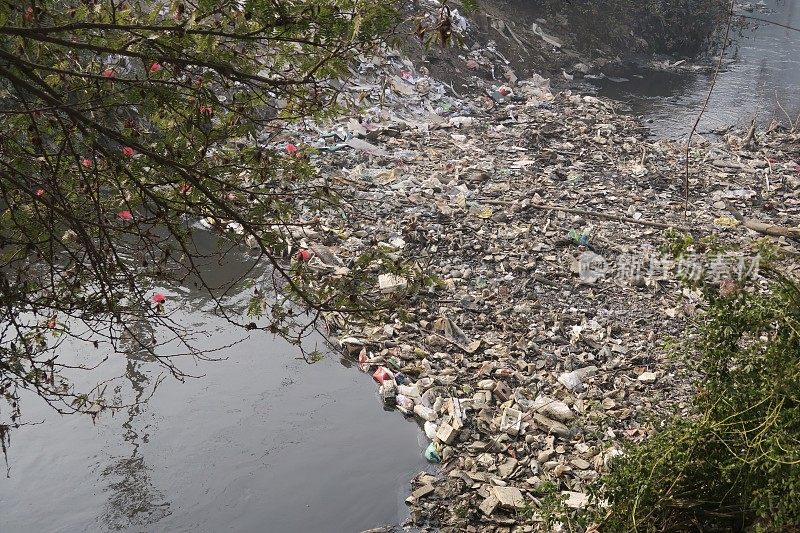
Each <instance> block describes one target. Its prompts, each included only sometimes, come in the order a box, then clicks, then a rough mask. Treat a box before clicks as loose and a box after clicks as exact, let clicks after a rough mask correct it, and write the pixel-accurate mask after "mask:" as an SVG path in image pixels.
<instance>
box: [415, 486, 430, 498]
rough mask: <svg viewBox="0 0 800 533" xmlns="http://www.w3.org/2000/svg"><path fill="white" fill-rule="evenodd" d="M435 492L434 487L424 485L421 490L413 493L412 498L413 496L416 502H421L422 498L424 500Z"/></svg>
mask: <svg viewBox="0 0 800 533" xmlns="http://www.w3.org/2000/svg"><path fill="white" fill-rule="evenodd" d="M433 491H434V488H433V485H422V486H421V487H420V488H418V489H416V490H415V491H414V492H412V493H411V496H413V498H414V499H415V500H419V499H421V498H424V497H425V496H427V495H428V494H430V493H432V492H433Z"/></svg>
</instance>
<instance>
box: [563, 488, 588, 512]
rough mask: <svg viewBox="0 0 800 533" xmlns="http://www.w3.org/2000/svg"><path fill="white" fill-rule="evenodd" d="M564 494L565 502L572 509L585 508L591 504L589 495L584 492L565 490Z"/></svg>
mask: <svg viewBox="0 0 800 533" xmlns="http://www.w3.org/2000/svg"><path fill="white" fill-rule="evenodd" d="M561 495H562V496H566V500H565V502H564V504H565V505H566V506H567V507H569V508H570V509H583V508H584V507H586V506H587V505H588V504H589V496H587V495H586V494H584V493H583V492H573V491H563V492H562V493H561Z"/></svg>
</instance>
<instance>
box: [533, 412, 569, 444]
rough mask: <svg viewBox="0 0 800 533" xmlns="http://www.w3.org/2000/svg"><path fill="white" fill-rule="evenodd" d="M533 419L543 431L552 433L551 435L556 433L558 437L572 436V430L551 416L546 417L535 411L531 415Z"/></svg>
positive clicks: (566, 437)
mask: <svg viewBox="0 0 800 533" xmlns="http://www.w3.org/2000/svg"><path fill="white" fill-rule="evenodd" d="M533 420H534V422H536V425H537V426H539V427H540V428H541V429H543V430H544V431H547V432H548V433H552V434H553V435H558V436H559V437H562V438H565V439H568V438H570V437H571V436H572V432H571V431H570V430H569V428H568V427H567V426H565V425H564V424H562V423H561V422H559V421H558V420H553V419H552V418H547V417H546V416H544V415H540V414H539V413H535V414H534V415H533Z"/></svg>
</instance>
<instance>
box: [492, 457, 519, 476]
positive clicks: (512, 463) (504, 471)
mask: <svg viewBox="0 0 800 533" xmlns="http://www.w3.org/2000/svg"><path fill="white" fill-rule="evenodd" d="M518 464H519V461H517V460H516V459H514V458H513V457H510V458H509V459H508V460H507V461H506V462H505V463H503V464H501V465H500V466H498V467H497V473H498V474H500V477H504V478H505V477H508V476H510V475H511V474H512V473H514V470H515V469H516V468H517V465H518Z"/></svg>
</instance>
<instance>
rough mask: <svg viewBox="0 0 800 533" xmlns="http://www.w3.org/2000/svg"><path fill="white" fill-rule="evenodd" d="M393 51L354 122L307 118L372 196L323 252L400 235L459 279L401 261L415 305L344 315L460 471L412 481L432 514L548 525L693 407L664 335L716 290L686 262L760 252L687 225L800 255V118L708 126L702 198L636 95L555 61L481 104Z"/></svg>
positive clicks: (702, 146)
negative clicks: (627, 449)
mask: <svg viewBox="0 0 800 533" xmlns="http://www.w3.org/2000/svg"><path fill="white" fill-rule="evenodd" d="M392 61H394V66H393V68H395V69H396V72H392V71H387V70H386V69H383V70H382V71H381V72H380V73H378V74H376V77H377V78H381V79H384V80H385V81H386V83H385V84H381V83H377V82H373V83H371V84H365V85H363V86H361V87H360V88H357V89H355V90H356V91H361V93H362V94H361V96H360V98H361V102H362V105H363V107H364V109H365V111H364V112H363V113H362V114H361V115H359V116H354V117H351V118H349V119H346V120H344V121H340V122H339V123H338V125H337V126H335V127H334V129H333V130H332V132H333V133H332V136H331V135H328V133H326V132H324V131H322V130H306V131H305V132H301V131H296V132H294V133H293V134H292V135H295V136H296V137H297V136H304V137H303V142H305V143H306V144H308V145H312V146H315V147H316V148H317V149H318V150H319V152H318V153H317V154H314V155H312V156H311V160H312V162H313V163H314V164H315V165H317V166H318V167H319V169H320V171H321V172H320V174H321V176H322V177H321V178H320V180H321V181H325V182H326V183H335V184H337V185H338V186H339V187H340V189H341V194H343V195H344V197H345V198H347V202H346V204H347V205H349V206H351V207H350V209H349V210H348V212H347V215H346V217H342V216H336V215H333V214H329V215H327V218H322V219H321V220H320V227H319V233H318V235H319V240H320V242H319V243H314V244H309V245H308V248H309V249H310V250H311V251H314V250H315V247H314V246H315V244H316V245H317V246H318V248H317V249H320V248H322V249H324V250H325V253H326V254H328V255H330V256H331V257H327V258H323V260H324V263H326V264H333V263H336V264H346V263H347V262H348V260H349V259H351V258H353V257H355V256H356V255H357V254H358V253H359V252H360V251H361V250H363V249H365V248H366V247H367V246H370V245H372V244H375V243H380V245H381V246H382V247H384V248H385V249H387V250H389V251H390V252H391V253H392V254H394V256H395V257H397V258H403V259H413V260H415V261H416V262H417V263H418V264H419V265H420V268H422V269H423V271H424V272H425V273H426V274H429V275H434V276H436V277H437V278H438V280H439V281H440V283H439V284H438V286H437V287H436V288H431V289H430V290H423V291H422V292H417V293H413V292H410V289H409V287H408V286H407V285H408V284H407V283H406V280H405V279H404V278H402V277H401V276H398V275H394V274H384V275H382V276H381V277H380V279H379V286H378V287H376V291H377V290H379V291H381V292H384V293H395V294H399V295H404V294H406V295H407V300H406V302H405V304H406V305H405V307H406V308H405V309H403V310H402V311H401V310H398V311H397V312H395V313H393V314H391V316H389V317H388V318H387V320H386V321H385V323H384V324H379V325H377V326H376V325H374V324H358V323H354V322H353V321H352V320H350V319H349V318H348V317H342V316H337V315H335V314H329V315H328V316H327V317H326V322H327V324H328V327H329V329H330V331H331V334H332V335H334V336H335V337H336V338H337V339H338V341H339V343H340V345H341V346H342V348H343V350H344V352H345V353H346V354H347V355H348V356H349V357H352V358H353V359H354V360H357V361H358V366H359V368H361V369H362V370H363V371H364V372H367V373H368V374H370V375H371V376H372V378H373V379H374V380H375V382H376V384H377V389H378V394H379V396H380V398H381V400H382V401H383V402H384V403H385V405H387V406H390V407H393V408H395V409H396V410H397V411H399V412H401V413H403V414H404V415H405V416H408V417H414V418H415V419H416V420H417V421H418V422H419V424H420V426H421V428H422V430H423V431H424V432H425V435H426V436H427V437H428V440H429V442H430V444H429V446H428V447H427V449H425V451H424V455H425V457H426V458H427V459H428V460H429V461H430V462H431V463H436V464H438V465H439V467H438V469H436V471H435V473H431V472H423V473H420V474H419V475H418V476H417V477H416V478H415V479H414V480H413V481H412V491H411V495H410V496H409V497H408V499H407V503H408V505H409V506H410V509H411V519H410V520H411V522H413V523H414V524H415V525H416V526H417V527H423V528H425V527H428V528H439V529H442V530H443V531H447V530H458V531H492V530H495V531H533V530H535V529H536V528H537V523H538V522H541V521H542V520H544V514H543V513H544V512H545V510H544V506H543V505H542V502H543V501H544V499H545V498H548V497H553V496H558V497H563V499H564V501H565V503H566V505H567V506H568V507H569V508H573V509H578V508H581V507H583V506H585V505H586V504H587V501H588V495H587V486H588V485H589V484H590V483H591V482H592V481H593V480H595V479H597V478H598V476H600V475H601V474H602V473H603V472H604V471H606V469H607V468H608V465H609V461H610V460H611V459H612V458H613V457H614V456H615V455H618V454H620V453H621V451H620V443H621V442H623V441H626V440H627V441H640V440H643V439H646V438H647V436H648V435H649V434H650V433H651V432H652V431H653V430H654V428H653V425H652V422H651V421H652V420H653V419H656V420H658V419H659V417H661V416H667V415H668V414H669V413H671V412H673V410H674V409H678V410H681V409H684V408H686V406H687V405H688V402H687V400H688V398H689V396H690V394H691V387H692V382H693V380H694V379H695V377H696V376H693V375H692V374H691V372H687V369H685V368H684V366H683V364H682V363H681V362H680V361H676V360H671V359H668V358H667V357H666V355H665V348H664V345H663V342H664V340H665V339H667V338H669V337H670V336H675V335H678V334H680V332H681V331H682V329H683V327H684V325H685V323H686V321H687V319H690V318H691V317H692V316H693V315H694V314H695V313H696V312H697V310H698V308H699V306H700V305H701V298H700V294H699V293H698V292H696V291H692V290H690V289H688V288H686V287H685V286H684V285H682V284H681V283H680V282H679V279H678V278H679V277H680V276H683V277H690V276H695V275H698V276H701V275H702V276H712V275H713V276H717V277H718V278H719V280H720V281H721V282H724V281H725V280H727V279H735V278H736V276H737V275H741V274H742V273H743V271H742V269H743V268H744V269H746V270H747V271H748V272H750V273H752V272H753V270H754V268H757V258H753V257H744V256H738V255H732V256H731V257H730V258H729V259H730V260H729V261H727V262H725V261H721V262H720V264H715V265H707V264H702V263H701V262H700V260H699V259H698V258H683V259H681V260H680V261H678V260H674V259H671V258H670V257H668V256H665V255H663V254H661V253H660V252H659V250H660V247H661V246H662V245H663V244H664V242H665V238H664V230H665V228H669V227H672V228H676V229H678V230H683V231H686V232H690V233H692V234H694V235H695V236H696V237H702V236H707V235H716V236H717V238H719V239H720V240H722V241H727V242H740V243H741V242H747V241H750V240H752V238H753V237H754V236H758V235H764V234H770V230H769V229H768V228H773V230H775V231H778V233H777V234H776V233H774V232H773V233H771V235H773V239H774V240H775V242H776V243H777V244H779V245H780V246H782V247H783V248H784V249H786V250H787V251H788V252H790V253H795V254H796V253H797V252H798V241H797V235H796V234H795V233H794V232H793V231H792V230H794V231H795V232H796V231H800V230H798V229H797V228H796V226H797V224H798V221H800V199H798V198H800V197H798V195H797V194H796V191H797V189H798V187H800V134H798V133H797V132H795V133H790V132H787V131H785V130H781V129H780V128H775V129H773V130H771V131H769V132H766V133H750V134H744V133H741V134H730V135H728V136H727V137H725V138H723V139H721V140H717V141H710V140H703V139H701V140H699V141H697V142H696V144H695V145H693V147H692V150H691V165H690V168H691V171H690V176H689V177H690V180H689V186H690V187H689V188H690V193H691V194H690V198H689V203H688V211H687V212H686V214H685V215H684V194H683V191H684V174H683V168H684V161H685V159H684V158H685V154H684V151H685V145H684V144H683V143H679V142H673V141H667V140H658V141H652V140H650V139H648V137H647V130H646V129H644V128H642V127H641V126H640V125H639V124H638V123H637V122H636V120H635V119H634V118H632V117H630V116H628V115H625V114H621V113H619V112H618V111H617V107H616V104H615V103H613V102H611V101H609V100H604V99H601V98H596V97H593V96H580V95H576V94H571V93H570V92H563V93H559V94H552V93H551V91H550V89H549V85H548V82H547V80H544V79H541V78H536V79H532V80H521V81H517V82H516V83H513V84H512V83H509V84H508V85H507V86H505V88H503V87H500V86H498V87H496V88H495V92H496V93H497V94H496V95H495V94H494V93H489V94H485V95H479V96H477V97H474V98H472V99H470V100H466V101H461V100H459V99H457V98H455V97H450V96H446V95H445V94H444V93H443V92H441V86H440V85H437V83H436V82H435V81H434V80H431V79H430V77H428V76H427V75H426V74H425V73H416V72H415V71H414V70H413V68H411V65H409V64H407V63H404V62H403V61H402V60H401V59H399V58H396V59H393V60H392ZM364 68H365V69H370V67H369V65H367V66H365V67H364ZM376 72H378V71H377V70H376ZM363 74H364V73H361V75H363ZM377 78H376V79H377ZM351 94H352V93H351ZM754 210H755V212H756V213H757V216H756V217H755V218H753V219H751V218H749V217H751V216H753V212H754ZM755 219H759V220H761V221H763V222H754V220H755ZM758 224H761V226H759V225H758ZM765 228H767V229H765ZM775 228H777V229H775ZM751 230H755V232H754V231H751ZM780 231H784V232H785V233H783V234H780ZM756 232H757V233H756ZM781 235H783V236H781ZM315 255H316V254H315ZM653 417H655V418H653Z"/></svg>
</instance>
